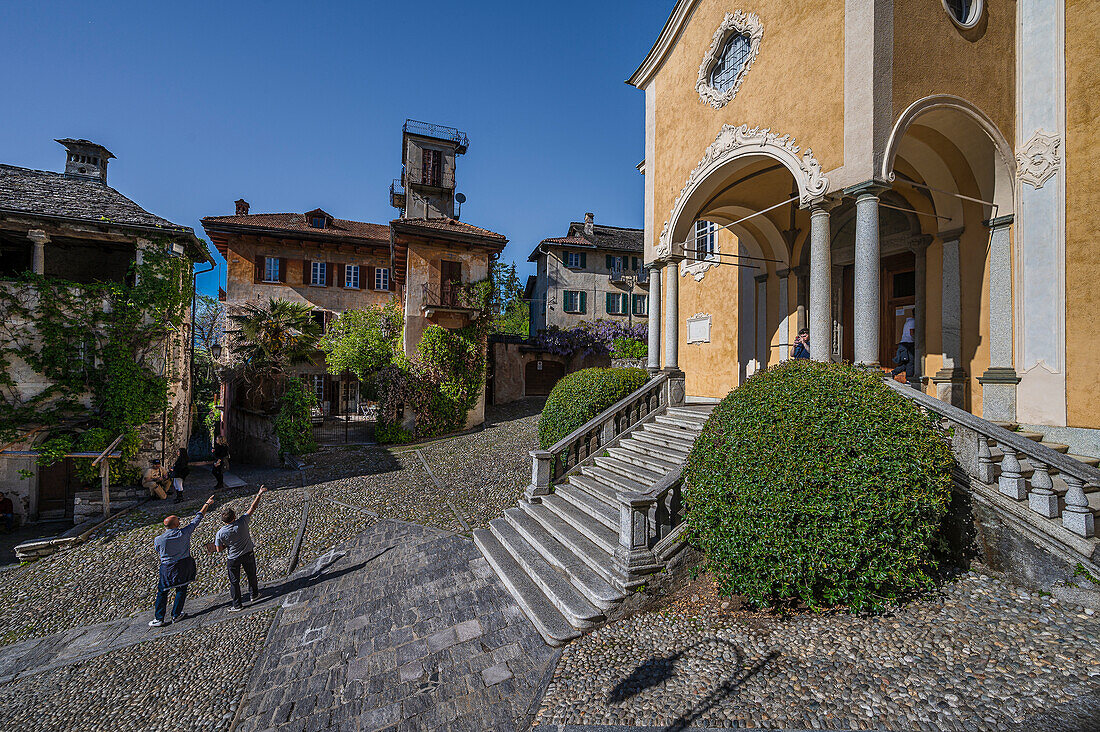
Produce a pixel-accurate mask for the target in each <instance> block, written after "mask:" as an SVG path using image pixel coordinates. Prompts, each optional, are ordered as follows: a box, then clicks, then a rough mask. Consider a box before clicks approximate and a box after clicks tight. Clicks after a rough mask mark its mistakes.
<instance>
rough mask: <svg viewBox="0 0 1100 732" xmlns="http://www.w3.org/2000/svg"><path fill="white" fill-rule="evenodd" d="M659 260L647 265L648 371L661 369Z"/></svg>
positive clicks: (660, 268) (662, 270)
mask: <svg viewBox="0 0 1100 732" xmlns="http://www.w3.org/2000/svg"><path fill="white" fill-rule="evenodd" d="M665 269H666V268H665V267H662V266H661V264H660V263H659V262H654V263H653V264H652V265H650V267H649V361H648V362H647V363H646V367H647V368H648V369H649V372H650V373H654V372H656V371H660V370H661V273H662V272H664V270H665Z"/></svg>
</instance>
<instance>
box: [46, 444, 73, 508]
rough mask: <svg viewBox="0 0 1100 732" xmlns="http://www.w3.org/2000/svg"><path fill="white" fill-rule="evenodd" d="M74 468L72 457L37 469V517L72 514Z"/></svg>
mask: <svg viewBox="0 0 1100 732" xmlns="http://www.w3.org/2000/svg"><path fill="white" fill-rule="evenodd" d="M75 490H76V469H75V465H74V464H73V460H72V458H65V459H64V460H61V461H60V462H56V463H54V464H53V465H50V466H49V467H45V468H39V469H38V517H39V518H43V519H45V518H63V517H66V516H72V515H73V493H74V492H75Z"/></svg>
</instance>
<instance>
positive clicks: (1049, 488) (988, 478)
mask: <svg viewBox="0 0 1100 732" xmlns="http://www.w3.org/2000/svg"><path fill="white" fill-rule="evenodd" d="M886 385H887V386H889V387H890V388H892V389H894V390H895V391H897V392H898V393H899V394H901V395H902V396H904V397H906V398H907V399H910V400H912V401H914V402H916V403H917V404H919V405H920V406H921V407H922V408H924V409H925V410H927V411H929V412H932V413H933V414H936V415H938V416H940V417H941V418H943V419H945V420H947V421H948V423H949V424H950V425H951V427H952V428H954V429H953V434H952V435H951V448H952V450H953V451H954V453H955V458H956V460H957V461H958V463H959V467H961V468H962V469H963V470H964V471H965V472H966V473H967V474H968V475H969V476H970V477H971V478H973V479H975V480H978V481H980V482H982V483H985V484H986V485H988V486H991V487H995V488H996V490H997V491H998V492H999V493H1000V494H1002V495H1004V496H1006V497H1008V498H1010V499H1012V500H1014V501H1024V500H1026V501H1027V508H1028V509H1030V510H1031V511H1033V512H1035V513H1037V514H1039V515H1040V516H1043V517H1045V518H1048V519H1058V518H1061V520H1062V521H1061V523H1062V526H1063V527H1064V528H1065V529H1067V530H1069V531H1071V532H1073V533H1074V534H1076V535H1077V536H1080V537H1085V538H1089V537H1092V536H1095V534H1096V528H1095V517H1094V514H1093V510H1092V508H1091V507H1090V506H1089V502H1088V496H1087V494H1088V493H1094V492H1098V491H1100V470H1098V469H1096V468H1094V467H1092V466H1091V465H1086V464H1084V463H1082V462H1080V461H1078V460H1074V459H1073V458H1071V457H1068V456H1066V455H1063V454H1062V453H1060V452H1058V451H1057V450H1052V449H1051V448H1049V447H1047V446H1046V445H1043V444H1040V443H1038V442H1036V441H1034V440H1031V439H1028V438H1027V437H1024V436H1023V435H1020V434H1018V433H1016V432H1013V431H1011V430H1008V429H1005V428H1004V427H1001V426H1000V425H996V424H993V423H992V422H989V421H987V420H984V419H982V418H981V417H975V416H974V415H973V414H970V413H969V412H967V411H964V410H962V409H959V408H958V407H954V406H951V405H950V404H947V403H946V402H943V401H940V400H939V399H936V398H935V397H932V396H929V395H927V394H925V393H923V392H921V391H918V390H916V389H913V388H912V387H909V386H903V385H902V384H899V383H897V382H896V381H893V380H891V379H887V380H886ZM994 450H997V451H998V452H1000V453H1001V454H1000V455H999V456H998V455H995V454H994ZM998 457H999V458H1000V460H999V464H998V460H997V458H998ZM1021 461H1026V462H1027V466H1024V465H1023V464H1022V462H1021ZM1055 476H1058V477H1060V478H1061V481H1060V482H1061V483H1063V484H1064V485H1056V484H1055V479H1054V478H1055Z"/></svg>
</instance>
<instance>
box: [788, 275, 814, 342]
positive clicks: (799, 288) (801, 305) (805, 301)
mask: <svg viewBox="0 0 1100 732" xmlns="http://www.w3.org/2000/svg"><path fill="white" fill-rule="evenodd" d="M791 272H792V273H793V274H794V283H795V294H794V300H795V316H794V325H795V328H796V329H797V330H802V329H803V328H809V327H810V326H809V322H810V321H809V318H808V317H807V310H808V308H809V304H810V297H809V294H810V268H809V267H808V266H807V265H805V264H800V265H798V266H797V267H791Z"/></svg>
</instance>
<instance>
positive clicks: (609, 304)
mask: <svg viewBox="0 0 1100 732" xmlns="http://www.w3.org/2000/svg"><path fill="white" fill-rule="evenodd" d="M615 297H618V295H616V294H615V293H614V292H608V293H607V294H606V295H604V308H605V309H606V310H607V314H608V315H611V314H613V313H614V312H615V305H614V302H615V301H614V300H613V299H612V298H615Z"/></svg>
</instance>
